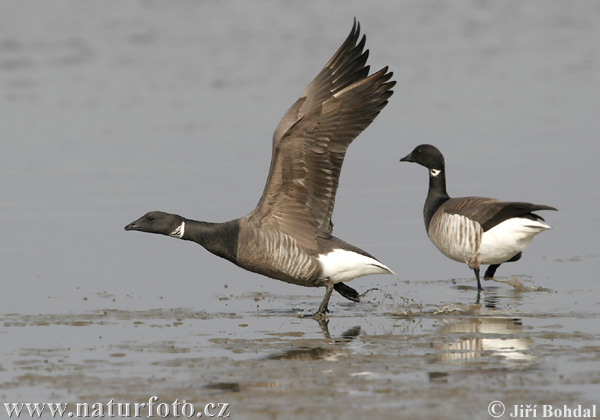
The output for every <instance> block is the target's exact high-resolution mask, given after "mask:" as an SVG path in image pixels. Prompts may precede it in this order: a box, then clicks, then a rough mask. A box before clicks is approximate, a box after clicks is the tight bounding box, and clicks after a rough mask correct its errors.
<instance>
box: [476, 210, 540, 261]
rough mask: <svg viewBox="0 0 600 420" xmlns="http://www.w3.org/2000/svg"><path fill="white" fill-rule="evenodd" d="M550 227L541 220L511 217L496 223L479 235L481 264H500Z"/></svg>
mask: <svg viewBox="0 0 600 420" xmlns="http://www.w3.org/2000/svg"><path fill="white" fill-rule="evenodd" d="M548 229H551V227H550V226H548V225H547V224H546V223H544V222H542V221H541V220H531V219H526V218H524V217H513V218H512V219H508V220H505V221H504V222H502V223H499V224H497V225H496V226H494V227H493V228H491V229H490V230H488V231H487V232H484V233H483V235H482V237H481V246H480V247H479V254H480V255H481V263H482V264H500V263H503V262H505V261H507V260H508V259H510V258H512V257H513V256H514V255H516V254H518V253H519V252H521V251H523V250H524V249H525V247H526V246H527V245H529V243H530V242H531V240H532V239H533V237H534V236H535V235H537V234H538V233H540V232H543V231H545V230H548Z"/></svg>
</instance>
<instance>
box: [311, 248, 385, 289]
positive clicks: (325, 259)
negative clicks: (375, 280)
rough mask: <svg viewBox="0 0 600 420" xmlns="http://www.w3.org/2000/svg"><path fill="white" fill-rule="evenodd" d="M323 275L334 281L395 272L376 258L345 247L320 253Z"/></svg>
mask: <svg viewBox="0 0 600 420" xmlns="http://www.w3.org/2000/svg"><path fill="white" fill-rule="evenodd" d="M319 262H320V263H321V267H322V268H323V277H327V278H328V279H330V280H331V281H332V282H333V283H339V282H341V281H350V280H353V279H355V278H357V277H362V276H368V275H370V274H394V272H393V271H392V270H390V269H389V268H387V267H386V266H385V265H383V264H382V263H380V262H379V261H377V260H376V259H373V258H369V257H367V256H364V255H361V254H358V253H356V252H352V251H346V250H344V249H334V250H333V251H331V252H330V253H329V254H321V255H319Z"/></svg>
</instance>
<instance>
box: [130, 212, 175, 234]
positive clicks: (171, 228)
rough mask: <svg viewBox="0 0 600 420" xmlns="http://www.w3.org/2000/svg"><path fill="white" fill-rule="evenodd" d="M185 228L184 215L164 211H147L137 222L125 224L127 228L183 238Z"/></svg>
mask: <svg viewBox="0 0 600 420" xmlns="http://www.w3.org/2000/svg"><path fill="white" fill-rule="evenodd" d="M184 229H185V221H184V219H183V217H181V216H178V215H176V214H170V213H165V212H162V211H151V212H149V213H146V214H145V215H143V216H142V217H140V218H139V219H137V220H136V221H135V222H132V223H130V224H128V225H127V226H125V230H139V231H141V232H148V233H160V234H161V235H168V236H174V237H176V238H182V237H183V233H184Z"/></svg>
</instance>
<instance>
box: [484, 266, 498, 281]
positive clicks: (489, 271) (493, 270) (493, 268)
mask: <svg viewBox="0 0 600 420" xmlns="http://www.w3.org/2000/svg"><path fill="white" fill-rule="evenodd" d="M500 265H501V264H490V266H489V267H488V268H487V270H485V275H484V276H483V279H484V280H491V279H493V278H494V274H496V270H497V269H498V267H500Z"/></svg>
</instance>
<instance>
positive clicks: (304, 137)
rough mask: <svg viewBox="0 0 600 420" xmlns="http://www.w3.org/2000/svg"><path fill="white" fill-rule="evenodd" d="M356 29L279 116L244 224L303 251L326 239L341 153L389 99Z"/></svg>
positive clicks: (384, 75) (384, 77) (385, 76)
mask: <svg viewBox="0 0 600 420" xmlns="http://www.w3.org/2000/svg"><path fill="white" fill-rule="evenodd" d="M358 39H359V25H358V24H357V23H356V22H355V25H354V26H353V28H352V31H351V32H350V35H349V36H348V38H347V39H346V41H345V42H344V44H343V45H342V46H341V47H340V49H339V50H338V51H337V52H336V53H335V55H334V56H333V57H332V59H331V60H329V63H327V65H326V66H325V68H324V69H323V70H322V71H321V72H320V73H319V75H318V76H317V77H316V78H315V79H314V80H313V81H312V82H311V83H310V84H309V85H308V87H307V88H306V89H305V91H304V93H303V96H302V97H301V98H300V99H299V100H298V101H297V102H296V103H295V104H294V105H293V106H292V107H291V108H290V109H289V111H288V112H287V113H286V115H285V116H284V117H283V119H282V120H281V122H280V123H279V126H278V127H277V129H276V130H275V135H274V136H273V156H272V159H271V167H270V171H269V176H268V178H267V183H266V186H265V190H264V192H263V195H262V197H261V199H260V202H259V203H258V205H257V207H256V209H255V210H254V211H253V212H252V213H251V214H250V215H249V216H248V218H249V222H250V223H256V224H257V225H259V226H260V227H262V228H267V229H274V230H280V231H282V232H283V233H286V234H288V235H291V236H293V237H294V238H296V240H297V241H298V242H299V243H300V244H301V245H302V246H304V247H306V248H309V249H316V247H317V244H316V240H315V237H317V236H318V237H321V238H328V237H329V236H330V235H331V229H332V225H331V213H332V211H333V206H334V202H335V195H336V192H337V187H338V181H339V176H340V171H341V168H342V163H343V161H344V157H345V154H346V149H347V148H348V146H349V145H350V143H351V142H352V141H353V140H354V139H355V138H356V137H357V136H358V135H359V134H360V133H361V132H362V131H363V130H364V129H365V128H367V127H368V126H369V124H370V123H371V122H372V121H373V120H374V119H375V117H376V116H377V115H378V114H379V112H380V111H381V109H383V107H385V105H386V104H387V99H388V98H389V97H390V96H391V95H392V91H391V90H390V89H391V88H392V86H393V85H394V84H395V83H394V82H388V80H389V79H390V78H391V76H392V73H391V72H388V71H387V67H386V68H384V69H382V70H380V71H379V72H377V73H374V74H372V75H371V76H368V77H367V74H368V71H369V67H368V66H366V65H365V63H366V59H367V51H365V52H363V48H364V44H365V38H364V37H363V38H362V40H361V41H360V42H359V41H358Z"/></svg>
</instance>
